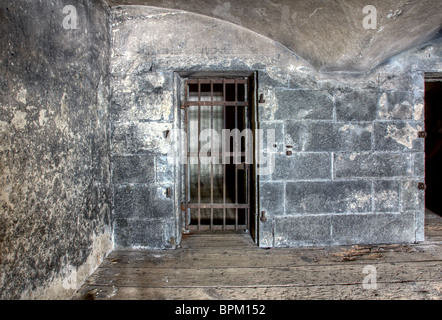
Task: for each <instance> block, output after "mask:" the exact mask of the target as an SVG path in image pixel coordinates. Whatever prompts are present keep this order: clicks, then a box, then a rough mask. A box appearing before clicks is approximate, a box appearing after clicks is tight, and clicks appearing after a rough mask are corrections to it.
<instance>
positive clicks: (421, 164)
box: [412, 152, 425, 178]
mask: <svg viewBox="0 0 442 320" xmlns="http://www.w3.org/2000/svg"><path fill="white" fill-rule="evenodd" d="M412 165H413V176H415V177H419V178H423V177H425V153H424V152H418V153H413V160H412Z"/></svg>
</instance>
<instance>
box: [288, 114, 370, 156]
mask: <svg viewBox="0 0 442 320" xmlns="http://www.w3.org/2000/svg"><path fill="white" fill-rule="evenodd" d="M284 129H285V141H286V144H290V145H292V146H293V150H294V151H305V152H321V151H330V152H339V151H369V150H371V136H372V133H371V131H372V125H371V124H368V123H367V124H365V123H352V122H349V123H334V122H325V121H324V122H323V121H321V122H319V121H312V122H286V124H285V127H284Z"/></svg>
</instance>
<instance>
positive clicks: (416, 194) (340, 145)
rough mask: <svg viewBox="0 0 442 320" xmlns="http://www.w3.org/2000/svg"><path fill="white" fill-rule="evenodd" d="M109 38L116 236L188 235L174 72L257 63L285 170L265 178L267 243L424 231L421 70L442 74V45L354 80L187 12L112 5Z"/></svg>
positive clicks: (399, 238) (264, 117)
mask: <svg viewBox="0 0 442 320" xmlns="http://www.w3.org/2000/svg"><path fill="white" fill-rule="evenodd" d="M112 35H113V40H112V42H113V45H112V57H111V64H112V71H111V73H112V81H111V88H112V99H111V116H110V117H111V123H112V159H113V160H112V161H113V163H112V167H113V187H114V207H115V212H114V213H115V242H116V245H117V246H119V247H146V248H168V247H173V244H174V243H175V241H174V240H175V239H177V237H179V229H180V228H181V225H180V220H179V219H177V217H176V207H177V205H179V200H180V198H179V196H177V195H175V198H171V199H167V198H166V196H165V190H166V187H173V182H174V181H175V175H176V174H177V172H179V170H177V167H176V162H175V161H176V159H175V161H172V162H167V158H166V154H167V150H168V149H169V148H170V143H171V142H170V140H168V139H167V138H166V135H165V134H164V132H165V131H167V130H170V129H172V128H177V127H178V126H179V123H180V122H179V119H178V118H177V117H178V114H177V113H176V111H175V110H176V108H177V106H178V105H179V102H178V99H179V96H180V94H181V93H180V92H179V88H175V87H174V86H175V84H174V81H173V80H174V71H235V70H250V71H258V78H259V79H258V82H259V88H258V91H259V94H260V93H262V94H264V96H265V99H266V102H265V103H263V104H259V125H260V127H261V128H263V129H267V128H269V129H275V131H276V139H277V140H276V142H277V143H276V147H274V146H264V147H265V148H267V150H268V151H269V152H270V153H272V154H273V155H274V159H275V160H274V161H275V171H274V172H273V174H272V175H267V176H260V182H259V189H260V191H259V192H260V198H259V205H260V208H259V211H266V212H267V217H268V220H267V222H265V223H261V225H260V230H259V232H260V234H259V239H260V242H259V244H260V246H263V247H266V246H276V247H283V246H311V245H342V244H355V243H364V244H370V243H393V242H407V243H410V242H415V241H422V240H424V234H423V232H424V231H423V221H424V193H423V191H420V190H418V188H417V183H418V182H420V181H423V179H424V171H423V169H422V161H423V158H424V141H423V140H422V139H419V138H418V137H417V132H418V131H420V130H422V129H423V126H424V119H423V94H424V80H423V79H424V78H423V76H424V73H423V72H424V71H437V70H442V64H441V56H442V45H441V43H440V41H439V42H438V41H435V42H433V43H432V44H429V45H427V46H423V47H420V48H418V49H414V50H412V51H408V52H405V53H403V54H401V55H399V56H396V57H394V58H391V59H390V60H389V61H388V62H386V63H385V64H384V65H382V66H381V67H379V68H377V69H375V70H372V71H371V72H369V73H366V74H361V75H359V76H357V75H355V74H347V73H340V72H334V73H318V72H317V71H315V68H314V67H312V66H311V65H310V64H309V63H308V62H307V61H305V60H303V59H301V58H300V57H298V56H297V55H295V54H293V53H292V52H291V51H289V50H287V49H285V48H284V47H281V46H280V45H278V44H277V43H275V42H273V41H271V40H269V39H268V38H265V37H263V36H261V35H259V34H256V33H254V32H252V31H250V30H247V29H244V28H241V27H239V26H237V25H235V24H232V23H228V22H223V21H221V20H217V19H211V18H209V17H205V16H201V15H197V14H193V13H188V12H185V11H179V10H167V9H159V8H153V7H141V6H119V7H115V8H113V9H112ZM172 93H174V96H175V100H174V99H173V95H172ZM287 145H291V146H292V147H291V148H290V149H291V150H292V151H293V155H291V156H287V155H286V149H287V148H286V146H287ZM166 168H167V169H166ZM179 192H180V190H175V193H179ZM127 199H130V201H129V200H127ZM177 223H178V225H176V224H177Z"/></svg>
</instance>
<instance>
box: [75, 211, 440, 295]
mask: <svg viewBox="0 0 442 320" xmlns="http://www.w3.org/2000/svg"><path fill="white" fill-rule="evenodd" d="M426 231H427V232H426V234H427V238H426V241H425V242H424V243H420V244H415V245H383V246H347V247H330V248H329V247H327V248H320V247H319V248H296V249H288V248H281V249H276V248H275V249H261V248H258V247H256V246H255V245H254V244H253V242H252V240H251V238H250V236H249V235H247V234H244V233H239V234H238V233H233V232H229V233H221V232H217V233H215V234H210V233H207V232H205V233H199V234H192V235H187V236H186V237H184V239H183V241H182V243H181V246H180V248H178V249H176V250H168V251H162V250H152V251H142V250H116V251H114V252H112V253H111V254H110V255H109V256H108V257H107V258H106V259H105V261H104V262H103V263H102V264H101V265H100V267H99V268H98V269H97V270H96V272H95V273H94V274H92V275H91V277H90V278H89V279H88V280H87V281H86V283H85V284H84V285H83V286H82V288H81V289H80V290H79V291H78V292H77V294H76V295H75V297H74V299H86V298H87V299H97V300H99V299H104V300H107V299H125V300H133V299H136V300H140V299H145V300H157V299H161V300H167V299H173V300H176V299H192V300H193V299H204V300H206V299H223V300H224V299H233V300H236V299H241V300H247V299H255V300H261V299H265V300H272V299H278V300H280V299H327V300H334V299H351V300H356V299H395V300H396V299H418V300H424V299H441V298H442V241H441V239H442V218H440V217H439V216H434V215H430V216H428V217H427V221H426ZM367 265H370V266H373V267H374V268H375V270H376V288H375V289H366V288H364V286H363V281H364V278H365V277H367V275H368V274H367V273H364V267H366V266H367ZM373 270H374V269H371V271H373ZM370 284H371V282H370Z"/></svg>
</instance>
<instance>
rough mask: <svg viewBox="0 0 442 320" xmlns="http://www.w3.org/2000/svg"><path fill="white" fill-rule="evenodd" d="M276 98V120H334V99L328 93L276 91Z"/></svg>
mask: <svg viewBox="0 0 442 320" xmlns="http://www.w3.org/2000/svg"><path fill="white" fill-rule="evenodd" d="M275 96H276V101H277V106H278V108H277V110H276V111H275V119H279V120H300V119H309V120H332V119H333V97H332V96H331V95H330V94H329V93H328V92H327V91H319V90H290V89H276V90H275Z"/></svg>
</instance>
